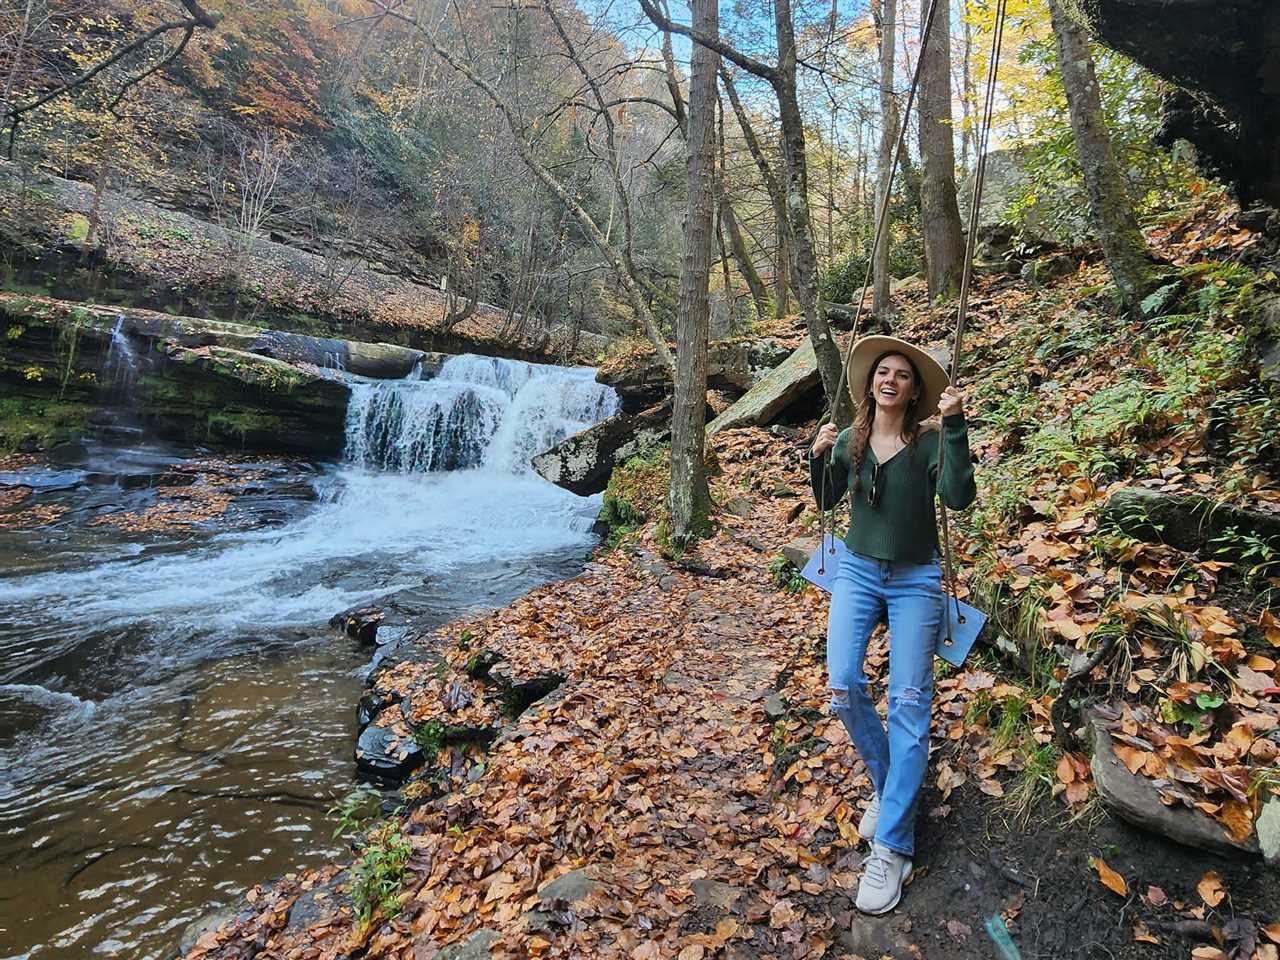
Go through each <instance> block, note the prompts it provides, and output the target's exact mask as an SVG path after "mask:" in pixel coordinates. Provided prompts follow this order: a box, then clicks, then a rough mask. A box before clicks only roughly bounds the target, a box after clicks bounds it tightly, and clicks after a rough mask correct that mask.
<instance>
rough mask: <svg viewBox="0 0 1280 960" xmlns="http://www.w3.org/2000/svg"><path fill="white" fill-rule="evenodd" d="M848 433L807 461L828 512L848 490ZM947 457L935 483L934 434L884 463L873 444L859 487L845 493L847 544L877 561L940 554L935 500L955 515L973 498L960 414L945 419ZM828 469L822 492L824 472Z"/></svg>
mask: <svg viewBox="0 0 1280 960" xmlns="http://www.w3.org/2000/svg"><path fill="white" fill-rule="evenodd" d="M852 435H853V431H852V430H848V429H846V430H843V431H841V433H840V435H839V436H838V437H837V438H836V445H835V446H834V447H833V448H832V449H831V451H830V452H829V453H827V454H824V455H823V456H821V457H810V458H809V474H810V478H811V480H812V482H813V495H814V499H816V500H817V501H818V506H819V508H820V509H823V510H830V509H831V508H832V507H834V506H835V505H836V504H837V503H839V502H840V498H841V497H843V496H844V494H845V492H846V491H848V490H850V489H851V487H852V486H853V484H852V483H851V482H850V481H851V479H852V472H853V466H852V463H851V461H850V457H849V440H850V438H851V437H852ZM942 441H943V443H944V444H945V445H946V454H945V456H944V458H943V464H942V478H941V481H940V482H939V480H938V434H937V431H935V430H926V431H921V432H920V433H918V434H917V435H916V438H915V439H914V440H912V441H911V443H909V444H907V445H906V446H905V447H903V448H902V449H901V450H899V451H898V452H897V453H895V454H894V455H893V456H892V457H890V458H889V459H888V460H885V461H884V462H883V463H880V461H879V460H878V459H877V458H876V454H875V451H874V450H873V449H872V447H871V444H870V443H868V444H867V451H866V454H865V456H863V458H862V470H861V481H862V482H861V485H860V486H859V489H858V492H857V493H856V494H855V493H851V494H850V500H851V505H850V511H849V513H850V516H849V532H848V533H847V534H846V535H845V538H844V542H845V545H846V546H847V547H848V548H849V549H850V550H852V551H854V552H855V553H861V554H863V555H865V556H868V557H875V558H876V559H878V560H891V561H899V562H902V563H932V562H933V560H934V558H935V557H937V555H938V519H937V515H936V514H935V513H934V508H933V500H934V497H935V496H940V497H942V502H943V503H945V504H946V505H947V506H948V507H949V508H951V509H952V510H963V509H964V508H965V507H967V506H969V505H970V504H971V503H973V501H974V498H975V497H976V496H977V494H978V490H977V486H976V485H975V484H974V480H973V462H972V461H971V460H970V459H969V434H968V430H967V429H966V426H965V420H964V415H963V414H955V415H954V416H950V417H943V418H942ZM828 465H829V467H830V469H829V471H828V472H827V475H826V483H825V486H824V484H823V472H824V469H825V468H826V467H827V466H828ZM877 465H879V468H880V477H879V501H878V503H877V504H876V505H875V506H872V505H871V488H872V483H873V480H874V478H875V470H876V467H877Z"/></svg>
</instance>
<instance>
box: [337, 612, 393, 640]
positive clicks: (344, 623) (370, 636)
mask: <svg viewBox="0 0 1280 960" xmlns="http://www.w3.org/2000/svg"><path fill="white" fill-rule="evenodd" d="M384 619H386V614H385V613H383V611H382V610H381V609H380V608H378V607H374V606H364V607H357V608H356V609H354V610H347V611H344V612H342V613H335V614H334V615H333V616H332V617H330V618H329V626H331V627H336V628H337V629H339V630H341V631H342V632H343V633H345V634H346V635H347V636H348V637H351V638H352V639H353V640H359V641H360V643H362V644H363V645H364V646H366V647H372V646H374V645H375V644H376V643H377V642H378V628H379V627H380V626H382V621H383V620H384Z"/></svg>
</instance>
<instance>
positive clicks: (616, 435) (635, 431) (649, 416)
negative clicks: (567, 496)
mask: <svg viewBox="0 0 1280 960" xmlns="http://www.w3.org/2000/svg"><path fill="white" fill-rule="evenodd" d="M670 435H671V403H670V402H667V403H661V404H658V405H657V406H655V407H651V408H650V409H648V410H645V411H644V412H643V413H639V414H635V415H632V414H629V413H619V414H616V415H615V416H612V417H609V418H608V419H607V420H602V421H600V422H599V423H597V424H596V425H595V426H592V427H588V428H587V429H586V430H583V431H582V432H581V433H575V434H574V435H573V436H571V437H569V438H568V439H566V440H563V441H562V442H560V443H559V444H557V445H556V446H554V447H552V448H551V449H550V450H548V451H546V452H545V453H540V454H538V455H537V456H536V457H534V458H533V469H534V470H536V471H537V472H538V474H539V475H540V476H542V477H544V478H545V479H547V480H550V481H551V482H552V483H554V484H555V485H556V486H559V487H564V488H565V489H566V490H568V491H570V492H572V493H576V494H577V495H578V496H580V497H586V496H590V495H592V494H596V493H601V492H603V491H604V488H605V487H607V486H608V485H609V476H610V474H612V473H613V468H614V467H615V466H617V465H618V464H620V463H624V462H626V460H627V459H628V458H629V457H633V456H635V455H636V454H637V453H639V452H640V451H642V450H644V449H645V448H646V447H651V446H654V445H655V444H659V443H662V442H663V441H664V440H666V439H667V437H669V436H670Z"/></svg>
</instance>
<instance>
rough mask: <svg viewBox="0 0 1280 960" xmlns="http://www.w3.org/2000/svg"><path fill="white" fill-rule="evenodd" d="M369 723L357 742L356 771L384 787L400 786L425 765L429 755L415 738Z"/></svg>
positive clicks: (388, 726)
mask: <svg viewBox="0 0 1280 960" xmlns="http://www.w3.org/2000/svg"><path fill="white" fill-rule="evenodd" d="M395 726H396V724H388V725H387V726H385V727H379V726H377V725H376V724H372V723H371V724H369V726H367V727H365V728H364V730H363V731H361V733H360V736H359V738H358V739H357V740H356V772H357V774H358V775H360V776H363V777H367V778H369V779H371V780H374V781H375V782H377V783H380V784H400V783H403V782H404V781H405V780H407V779H408V778H409V776H410V774H412V773H413V771H414V770H416V769H418V767H420V766H422V763H423V761H424V760H425V755H424V754H423V752H422V748H421V747H420V746H418V744H417V743H415V742H414V740H413V738H412V737H410V736H406V735H405V734H403V733H398V732H396V730H395V729H393V728H394V727H395Z"/></svg>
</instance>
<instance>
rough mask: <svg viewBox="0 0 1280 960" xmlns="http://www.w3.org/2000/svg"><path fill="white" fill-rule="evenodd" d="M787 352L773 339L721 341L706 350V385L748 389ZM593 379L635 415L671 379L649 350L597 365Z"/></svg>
mask: <svg viewBox="0 0 1280 960" xmlns="http://www.w3.org/2000/svg"><path fill="white" fill-rule="evenodd" d="M790 352H791V347H788V346H787V345H786V344H785V343H783V342H782V341H781V340H778V339H777V338H776V337H761V338H759V339H755V340H725V341H720V342H717V343H713V344H711V345H710V346H709V347H708V348H707V385H708V387H710V388H711V389H713V390H733V391H735V392H737V393H740V392H742V391H744V390H750V389H751V388H752V387H753V386H755V384H756V383H758V382H759V381H760V380H761V379H762V378H763V377H765V376H766V375H767V374H768V373H769V371H770V370H772V369H773V368H774V367H776V366H777V365H778V364H780V363H781V362H782V361H783V360H785V359H786V358H787V355H788V354H789V353H790ZM596 380H597V381H599V382H600V383H605V384H608V385H609V386H611V387H613V389H614V390H616V391H617V392H618V396H619V397H620V398H621V399H622V406H623V411H624V412H626V413H635V412H637V411H639V410H643V409H645V408H648V407H650V406H652V405H653V404H655V403H658V402H660V401H661V400H662V399H663V398H664V397H666V396H667V395H669V394H670V393H671V378H670V377H669V376H667V371H666V368H665V367H664V366H663V365H662V362H661V361H660V360H659V359H658V357H657V354H655V353H654V352H653V351H652V350H650V351H647V352H645V353H641V354H638V355H635V356H631V357H623V358H619V359H617V360H613V361H610V362H608V363H605V364H603V365H601V367H600V369H599V371H598V372H597V373H596Z"/></svg>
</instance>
